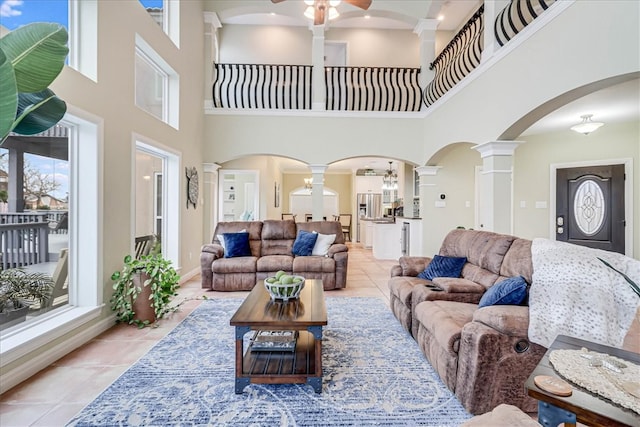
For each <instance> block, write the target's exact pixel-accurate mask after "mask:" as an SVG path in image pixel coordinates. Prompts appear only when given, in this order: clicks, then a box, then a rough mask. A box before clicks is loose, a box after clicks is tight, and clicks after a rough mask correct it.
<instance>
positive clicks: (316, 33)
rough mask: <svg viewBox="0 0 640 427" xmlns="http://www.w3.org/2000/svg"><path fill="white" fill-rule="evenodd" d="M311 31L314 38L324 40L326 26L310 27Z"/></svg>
mask: <svg viewBox="0 0 640 427" xmlns="http://www.w3.org/2000/svg"><path fill="white" fill-rule="evenodd" d="M309 29H310V30H311V33H312V34H313V37H322V38H324V25H313V24H311V25H309Z"/></svg>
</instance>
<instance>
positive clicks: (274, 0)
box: [271, 0, 284, 3]
mask: <svg viewBox="0 0 640 427" xmlns="http://www.w3.org/2000/svg"><path fill="white" fill-rule="evenodd" d="M283 1H284V0H271V3H282V2H283Z"/></svg>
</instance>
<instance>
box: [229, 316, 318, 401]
mask: <svg viewBox="0 0 640 427" xmlns="http://www.w3.org/2000/svg"><path fill="white" fill-rule="evenodd" d="M249 331H250V328H249V327H240V326H237V327H236V383H235V392H236V393H237V394H240V393H242V392H243V390H244V388H245V387H246V386H248V385H249V384H251V383H253V384H305V383H306V384H309V385H311V386H312V387H313V389H314V391H315V392H316V393H320V392H322V362H321V360H318V359H320V357H321V355H322V328H321V327H320V326H317V327H308V328H307V330H306V331H305V330H301V331H299V335H298V339H297V342H296V348H295V350H294V351H264V350H260V351H252V349H251V345H249V347H248V348H247V349H246V352H245V351H244V335H245V334H246V333H247V332H249ZM243 353H244V354H243Z"/></svg>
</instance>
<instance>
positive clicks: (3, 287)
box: [0, 268, 53, 330]
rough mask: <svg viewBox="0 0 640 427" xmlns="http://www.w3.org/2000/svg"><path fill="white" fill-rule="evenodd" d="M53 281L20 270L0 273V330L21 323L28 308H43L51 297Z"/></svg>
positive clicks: (12, 269)
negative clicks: (35, 306)
mask: <svg viewBox="0 0 640 427" xmlns="http://www.w3.org/2000/svg"><path fill="white" fill-rule="evenodd" d="M52 290H53V279H52V278H51V277H50V276H47V275H46V274H44V273H29V272H27V271H25V270H24V269H22V268H10V269H7V270H2V271H0V330H3V329H6V328H8V327H10V326H13V325H16V324H18V323H20V322H23V321H24V320H25V319H26V318H27V312H28V311H29V306H31V305H33V304H35V303H37V302H38V303H40V306H43V305H44V304H45V302H46V300H47V299H48V298H50V296H51V292H52Z"/></svg>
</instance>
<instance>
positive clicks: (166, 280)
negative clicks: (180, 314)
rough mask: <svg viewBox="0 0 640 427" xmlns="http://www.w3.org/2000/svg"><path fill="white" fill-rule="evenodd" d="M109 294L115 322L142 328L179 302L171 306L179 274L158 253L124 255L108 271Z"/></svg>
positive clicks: (170, 310) (159, 317)
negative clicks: (117, 266) (119, 264)
mask: <svg viewBox="0 0 640 427" xmlns="http://www.w3.org/2000/svg"><path fill="white" fill-rule="evenodd" d="M111 280H113V281H114V284H113V291H114V292H113V295H112V297H111V300H110V303H111V309H112V310H113V311H115V312H116V317H117V321H118V322H123V323H127V324H130V325H131V324H135V325H137V326H138V327H139V328H144V327H145V326H148V325H150V324H152V323H155V322H156V320H158V319H162V318H163V317H164V316H165V315H166V314H167V313H170V312H173V311H175V310H177V309H178V307H179V306H180V305H179V304H178V305H175V306H171V301H172V299H173V297H175V296H176V295H178V294H177V290H178V289H179V287H180V286H179V284H178V282H179V281H180V276H179V275H178V273H177V272H176V270H175V269H174V268H173V267H172V266H171V261H169V260H166V259H164V258H162V256H161V255H159V254H151V255H146V256H143V257H141V258H140V259H135V258H133V257H132V256H131V255H127V256H126V257H124V265H123V268H122V270H120V271H116V272H114V273H113V274H112V275H111Z"/></svg>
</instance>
